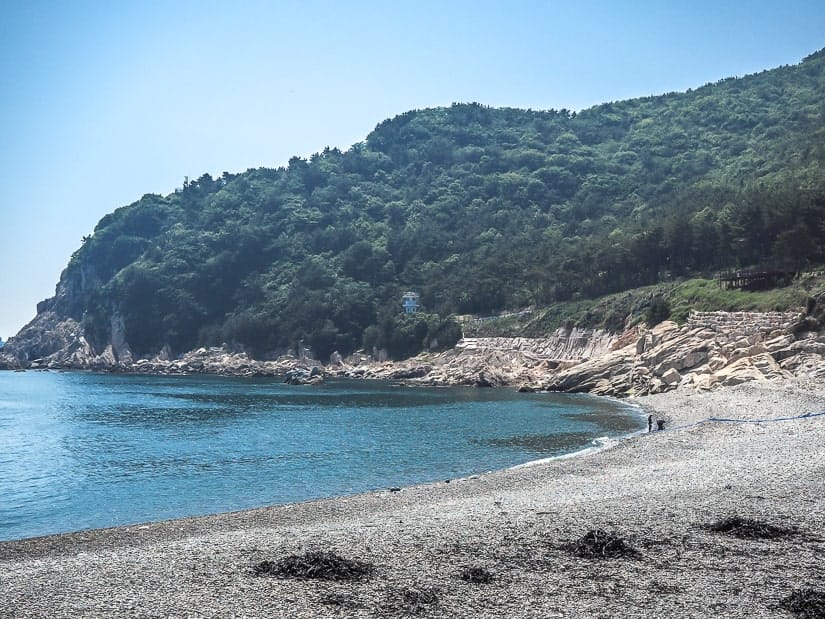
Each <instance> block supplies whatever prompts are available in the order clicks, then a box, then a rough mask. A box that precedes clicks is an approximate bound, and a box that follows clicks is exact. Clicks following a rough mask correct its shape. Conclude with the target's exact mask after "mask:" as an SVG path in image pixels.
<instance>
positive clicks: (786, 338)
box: [0, 306, 825, 396]
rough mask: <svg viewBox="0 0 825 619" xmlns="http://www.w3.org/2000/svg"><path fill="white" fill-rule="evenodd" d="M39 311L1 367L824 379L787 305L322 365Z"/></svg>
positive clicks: (812, 336)
mask: <svg viewBox="0 0 825 619" xmlns="http://www.w3.org/2000/svg"><path fill="white" fill-rule="evenodd" d="M50 307H51V306H50ZM40 309H41V310H42V311H41V312H40V313H38V316H37V317H36V318H35V320H33V321H32V322H31V323H30V324H29V325H27V326H26V327H25V328H24V329H23V330H22V331H21V332H20V333H19V334H18V335H17V336H16V337H14V338H11V339H10V340H9V342H8V343H7V344H6V347H5V349H4V351H3V352H4V354H3V355H0V369H3V368H6V369H15V368H17V367H34V368H38V367H39V368H44V367H47V368H48V367H53V368H87V369H101V370H110V371H120V372H137V373H149V374H195V373H204V374H223V375H233V376H286V378H287V381H288V382H291V383H293V384H310V383H316V382H320V381H322V380H323V378H324V376H342V377H349V378H370V379H385V380H403V381H406V382H409V383H418V384H428V385H472V386H477V387H498V386H515V387H520V388H521V389H523V390H527V391H530V390H539V389H543V390H550V391H566V392H589V393H593V394H597V395H612V396H626V395H642V394H648V393H659V392H662V391H668V390H671V389H676V388H685V387H690V388H694V389H712V388H715V387H717V386H727V385H735V384H738V383H741V382H745V381H752V380H757V381H769V380H774V379H778V378H782V377H788V376H792V375H794V376H804V377H813V378H822V379H825V329H823V325H822V324H821V321H820V320H819V319H818V318H816V317H814V316H812V315H808V316H807V317H805V316H802V315H801V314H791V313H778V312H774V313H746V312H739V313H727V312H707V313H694V314H693V315H691V317H690V319H689V320H688V321H687V323H686V324H684V325H682V326H681V327H680V326H679V325H677V324H676V323H674V322H669V321H666V322H663V323H661V324H659V325H657V326H655V327H654V328H652V329H648V328H645V327H636V328H634V329H631V330H629V331H627V332H625V333H623V334H620V335H616V334H611V333H608V332H605V331H588V330H582V329H569V330H564V329H560V330H558V331H556V332H555V333H554V334H553V335H552V336H550V337H547V338H535V339H534V338H472V339H471V338H468V339H465V340H462V341H461V342H459V343H458V345H457V346H456V347H455V348H454V349H453V350H450V351H447V352H443V353H438V354H432V353H426V354H422V355H419V356H418V357H415V358H413V359H408V360H406V361H400V362H389V361H383V362H381V361H379V362H376V361H374V359H373V357H371V356H367V355H365V354H361V355H353V356H351V357H349V358H347V359H343V358H341V356H340V355H338V354H335V355H333V357H332V359H331V360H330V364H329V365H328V366H326V367H325V368H322V366H321V364H320V363H319V362H316V361H312V360H310V359H303V358H299V357H295V356H291V355H285V356H282V357H280V358H278V359H277V360H275V361H259V360H255V359H252V358H250V357H249V356H248V355H247V354H246V353H245V352H242V351H235V350H229V349H227V348H224V347H219V348H200V349H198V350H194V351H191V352H188V353H186V354H184V355H182V356H180V357H177V358H174V357H173V356H172V354H171V352H170V350H169V348H168V346H167V347H164V349H163V350H161V351H159V353H158V354H157V355H156V356H155V357H153V358H151V359H137V360H136V359H134V355H133V353H132V351H131V350H130V348H129V344H128V342H127V340H126V334H125V332H124V327H123V320H122V319H121V318H120V317H119V316H118V315H117V314H115V315H114V316H113V317H112V319H111V338H110V342H109V343H108V344H107V345H106V347H105V349H104V350H103V351H102V352H96V351H95V350H94V348H93V347H92V346H91V345H90V343H89V342H88V341H87V339H86V337H85V336H84V334H83V330H82V327H81V325H80V324H79V323H78V322H77V321H76V320H74V319H72V318H65V317H61V316H60V315H59V314H58V313H57V312H56V311H54V310H52V309H49V307H44V308H40Z"/></svg>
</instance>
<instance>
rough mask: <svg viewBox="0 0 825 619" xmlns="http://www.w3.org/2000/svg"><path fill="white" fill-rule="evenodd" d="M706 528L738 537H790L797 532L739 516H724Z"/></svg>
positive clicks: (793, 529)
mask: <svg viewBox="0 0 825 619" xmlns="http://www.w3.org/2000/svg"><path fill="white" fill-rule="evenodd" d="M707 528H708V529H710V530H711V531H715V532H717V533H725V534H726V535H733V536H734V537H738V538H740V539H777V538H780V537H791V536H793V535H796V534H797V533H799V531H798V530H797V529H796V528H786V527H778V526H776V525H772V524H768V523H767V522H761V521H759V520H752V519H750V518H741V517H740V516H731V517H730V518H725V519H724V520H720V521H718V522H714V523H712V524H709V525H708V527H707Z"/></svg>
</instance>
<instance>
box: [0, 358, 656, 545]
mask: <svg viewBox="0 0 825 619" xmlns="http://www.w3.org/2000/svg"><path fill="white" fill-rule="evenodd" d="M31 371H33V372H57V373H63V372H80V373H84V372H91V373H99V374H101V375H104V376H105V375H109V374H110V373H109V372H96V371H95V370H54V369H38V370H31ZM185 376H188V377H192V376H195V377H203V376H207V377H213V378H215V379H232V378H239V377H236V376H224V375H213V374H208V375H203V374H200V375H185ZM164 377H169V376H168V375H164ZM172 377H175V376H172ZM241 378H249V377H241ZM258 379H260V377H258ZM365 381H366V382H368V383H369V382H372V383H380V384H387V385H392V386H399V387H401V386H403V387H405V388H412V389H425V390H431V389H437V390H440V389H450V388H454V389H467V387H466V386H462V385H456V386H443V385H426V384H416V383H413V384H405V383H403V382H399V381H388V380H385V379H369V378H364V379H358V378H347V377H334V378H332V379H330V381H329V382H333V383H334V382H342V383H356V384H357V383H363V382H365ZM501 389H506V390H508V391H509V389H508V388H501ZM539 395H542V394H541V393H539ZM544 395H551V396H552V395H561V396H565V397H569V398H575V399H576V400H584V401H585V402H586V401H587V400H591V399H592V400H593V401H594V402H596V403H597V404H598V403H602V402H605V401H607V402H609V403H610V405H611V407H612V409H611V411H610V412H608V413H604V412H603V413H602V414H607V415H612V414H614V413H615V414H619V415H621V416H626V417H627V418H628V419H630V420H633V422H635V421H638V424H639V429H634V430H629V431H626V430H625V431H624V433H621V434H617V435H615V436H606V435H604V434H603V433H604V432H611V433H612V432H616V430H617V428H616V427H613V428H610V427H603V428H601V430H600V431H599V432H598V433H594V435H593V437H592V439H591V440H590V442H589V443H588V444H587V445H582V446H578V447H575V448H569V449H572V451H567V452H564V453H561V454H557V455H553V456H549V457H541V456H538V457H534V458H533V459H530V460H525V461H521V462H519V461H517V462H516V463H515V464H510V465H502V467H501V468H499V469H496V468H492V469H491V468H479V469H476V470H472V469H470V470H467V471H466V472H464V473H461V474H460V476H458V477H451V478H450V479H449V480H448V481H447V482H446V483H456V482H463V481H466V480H468V479H474V478H477V477H479V476H483V475H489V474H491V473H496V472H501V471H508V470H512V469H519V468H524V467H530V466H533V465H536V464H543V463H546V462H551V461H554V460H563V459H568V458H575V457H579V456H583V455H588V454H592V453H597V452H598V451H602V450H604V449H610V448H612V447H615V446H616V445H617V444H619V443H620V442H621V441H623V440H626V439H628V438H631V437H633V436H637V435H639V434H642V433H644V432H646V430H645V429H644V428H643V427H642V424H643V421H644V420H646V417H647V413H646V412H645V411H644V409H643V408H642V407H640V406H639V405H637V404H635V403H632V402H629V401H628V400H623V399H620V398H614V397H610V396H593V395H590V394H556V393H553V392H544ZM584 405H585V404H584V403H582V402H579V403H578V404H577V406H584ZM627 425H630V422H628V424H627ZM619 431H620V432H622V430H619ZM440 483H445V482H444V477H443V476H433V477H431V478H429V479H428V478H424V479H421V480H419V481H413V482H410V483H407V484H406V485H404V484H397V483H390V485H388V486H383V487H371V488H369V487H367V488H363V489H360V490H353V491H351V492H350V493H348V494H335V495H328V496H314V497H313V496H311V497H307V498H302V499H295V500H291V501H287V502H284V503H263V504H259V505H256V506H255V505H253V506H250V507H243V508H235V509H228V510H216V511H212V512H205V513H193V514H186V513H184V514H181V515H178V516H167V517H164V518H161V519H157V520H151V519H147V520H140V521H132V522H123V523H120V524H104V525H102V526H93V527H89V528H83V529H74V530H65V531H56V532H45V533H38V534H35V535H28V536H25V537H18V538H10V539H2V538H0V560H2V559H3V558H4V556H5V554H4V545H5V546H11V545H15V546H20V547H30V548H34V547H36V548H42V547H50V548H52V547H57V546H60V545H61V542H60V538H62V537H72V538H77V539H78V540H88V539H92V538H97V537H98V534H101V535H104V534H106V533H107V532H117V531H118V530H120V529H123V530H128V531H130V532H134V531H136V530H143V529H146V528H149V527H152V528H154V527H156V526H160V525H167V524H168V525H173V524H175V523H179V522H185V521H193V520H198V519H203V518H211V517H217V516H230V515H241V514H245V513H247V512H255V511H257V510H262V509H277V508H279V507H285V506H290V505H302V504H312V503H317V502H322V501H334V500H338V499H341V500H346V499H350V498H352V497H356V496H359V495H362V494H363V495H369V494H373V493H381V492H390V491H392V492H398V491H402V490H407V489H409V488H413V487H426V486H431V485H438V484H440ZM391 489H392V490H391ZM52 539H54V543H50V542H51V540H52ZM41 542H42V543H41ZM38 552H40V551H39V550H38Z"/></svg>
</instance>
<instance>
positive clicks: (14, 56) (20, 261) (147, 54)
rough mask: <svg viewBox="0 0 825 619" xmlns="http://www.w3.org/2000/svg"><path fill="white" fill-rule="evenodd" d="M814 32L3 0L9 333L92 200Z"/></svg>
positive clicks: (588, 6) (4, 272)
mask: <svg viewBox="0 0 825 619" xmlns="http://www.w3.org/2000/svg"><path fill="white" fill-rule="evenodd" d="M822 47H825V2H823V1H822V0H786V1H784V2H779V1H770V2H768V1H760V0H751V1H745V0H741V1H740V0H731V1H728V2H723V1H714V2H709V1H704V0H693V1H680V0H671V1H667V0H662V1H660V2H648V1H644V0H638V1H627V2H620V1H618V0H614V1H607V0H605V1H601V2H598V1H587V0H584V1H582V0H565V1H563V2H561V1H558V2H557V1H546V2H527V1H525V2H518V1H517V0H509V1H504V0H502V1H496V2H493V1H485V0H440V1H429V0H414V1H413V0H408V1H406V2H396V1H391V0H386V1H382V2H378V1H376V2H359V1H352V0H341V1H339V2H319V1H312V0H307V1H299V0H293V1H291V2H276V1H274V0H273V1H269V2H264V1H261V2H255V1H247V0H233V1H231V2H229V1H226V2H215V1H210V0H197V1H191V2H188V1H180V2H174V1H152V0H135V1H128V0H123V1H120V0H118V1H115V2H112V1H109V0H101V1H84V0H73V1H71V2H66V1H55V2H45V1H42V0H6V1H5V2H3V11H2V18H0V187H2V191H0V229H2V238H0V337H2V338H3V339H7V338H8V337H9V336H11V335H13V334H14V333H16V332H17V331H18V330H19V329H20V328H21V327H22V326H23V325H24V324H25V323H26V322H28V321H29V320H30V319H31V318H33V317H34V315H35V305H36V303H37V302H38V301H40V300H42V299H44V298H46V297H50V296H52V295H53V294H54V286H55V284H56V283H57V280H58V278H59V275H60V272H61V270H62V269H63V268H64V267H65V265H66V263H67V261H68V259H69V257H70V256H71V254H72V252H74V251H75V250H76V249H77V248H78V247H79V246H80V239H81V237H82V236H83V235H85V234H89V233H90V232H91V231H92V229H93V228H94V226H95V224H96V223H97V221H98V220H99V219H100V218H101V217H102V216H103V215H105V214H106V213H108V212H111V211H112V210H114V209H115V208H117V207H119V206H122V205H125V204H129V203H131V202H133V201H135V200H137V199H138V198H140V196H141V195H143V194H144V193H161V194H167V193H170V192H171V191H173V190H174V188H175V187H177V186H180V185H181V184H182V183H183V178H184V176H189V177H190V178H195V177H197V176H200V175H201V174H202V173H204V172H209V173H211V174H213V175H219V174H220V173H222V172H223V171H229V172H240V171H243V170H246V169H247V168H250V167H258V166H273V167H274V166H279V165H283V164H285V163H286V161H287V160H288V159H289V157H290V156H292V155H296V154H297V155H302V156H307V155H310V154H312V153H313V152H316V151H319V150H322V149H323V148H324V147H325V146H328V145H329V146H337V147H339V148H341V149H346V148H348V147H349V146H350V145H352V144H353V143H354V142H358V141H360V140H362V139H364V137H366V135H367V133H369V132H370V131H371V130H372V129H373V128H374V127H375V125H376V124H378V123H379V122H380V121H382V120H383V119H385V118H388V117H391V116H394V115H396V114H400V113H402V112H405V111H407V110H410V109H414V108H422V107H430V106H437V105H449V104H450V103H452V102H454V101H461V102H466V101H478V102H480V103H484V104H487V105H493V106H512V107H530V108H533V109H547V108H556V109H559V108H565V107H566V108H568V109H573V110H578V109H582V108H585V107H589V106H591V105H594V104H597V103H601V102H605V101H611V100H619V99H625V98H630V97H636V96H643V95H651V94H660V93H663V92H668V91H674V90H676V91H679V90H685V89H687V88H691V87H697V86H701V85H702V84H705V83H707V82H709V81H715V80H717V79H719V78H722V77H728V76H739V75H745V74H747V73H753V72H756V71H760V70H762V69H767V68H772V67H776V66H779V65H783V64H795V63H797V62H799V61H800V60H801V59H802V58H803V57H804V56H806V55H808V54H809V53H811V52H814V51H816V50H818V49H820V48H822Z"/></svg>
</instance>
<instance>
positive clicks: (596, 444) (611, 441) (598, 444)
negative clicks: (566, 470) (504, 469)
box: [508, 398, 647, 470]
mask: <svg viewBox="0 0 825 619" xmlns="http://www.w3.org/2000/svg"><path fill="white" fill-rule="evenodd" d="M609 399H613V400H615V398H609ZM615 401H617V402H620V400H615ZM622 404H623V405H625V406H627V408H631V409H634V410H635V412H636V413H637V414H639V415H640V416H645V415H646V413H645V411H644V409H643V408H642V407H641V406H639V405H637V404H628V403H626V402H622ZM646 433H647V430H646V429H642V430H636V431H635V432H631V433H630V434H625V435H623V436H619V437H616V438H610V437H609V436H600V437H597V438H594V439H593V440H592V441H591V446H590V447H585V448H584V449H579V450H578V451H573V452H571V453H568V454H561V455H558V456H550V457H549V458H540V459H538V460H530V461H529V462H524V463H523V464H516V465H515V466H511V467H510V468H509V469H508V470H515V469H523V468H527V467H530V466H537V465H539V464H546V463H548V462H554V461H556V460H568V459H570V458H578V457H580V456H589V455H591V454H595V453H598V452H600V451H605V450H606V449H611V448H613V447H615V446H616V445H618V444H619V443H621V442H622V441H623V440H626V439H628V438H632V437H634V436H639V435H641V434H646Z"/></svg>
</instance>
